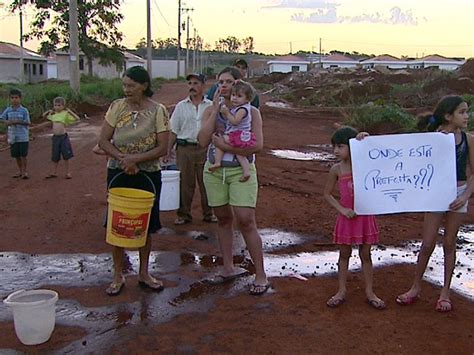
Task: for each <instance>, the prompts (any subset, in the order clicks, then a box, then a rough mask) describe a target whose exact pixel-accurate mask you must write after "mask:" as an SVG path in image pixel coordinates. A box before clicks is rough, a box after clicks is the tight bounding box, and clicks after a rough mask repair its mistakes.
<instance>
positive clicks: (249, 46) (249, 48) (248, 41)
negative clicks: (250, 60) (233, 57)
mask: <svg viewBox="0 0 474 355" xmlns="http://www.w3.org/2000/svg"><path fill="white" fill-rule="evenodd" d="M242 47H244V48H243V49H244V52H245V53H246V54H250V53H252V52H253V37H252V36H249V37H247V38H244V39H243V40H242Z"/></svg>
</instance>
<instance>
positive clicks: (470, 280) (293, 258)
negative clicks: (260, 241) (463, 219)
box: [265, 232, 474, 301]
mask: <svg viewBox="0 0 474 355" xmlns="http://www.w3.org/2000/svg"><path fill="white" fill-rule="evenodd" d="M460 234H461V233H460ZM461 238H462V239H463V240H466V241H467V242H461V243H460V244H459V243H458V250H457V254H456V255H457V262H456V268H455V270H454V274H453V279H452V284H451V287H452V289H453V290H455V291H456V292H458V293H460V294H462V295H464V296H465V297H467V298H469V299H471V300H473V301H474V273H473V272H472V271H473V268H474V245H473V242H472V241H473V239H474V233H473V232H469V233H462V236H461ZM420 247H421V242H410V243H407V244H406V245H405V246H401V247H383V246H379V247H374V248H373V250H372V262H373V265H374V267H381V266H390V265H395V264H401V263H410V264H415V263H416V259H417V254H418V251H419V250H420ZM338 255H339V254H338V252H337V251H324V252H314V253H299V254H294V255H271V254H266V255H265V269H266V271H267V274H268V276H270V277H297V278H301V276H303V278H305V277H311V276H312V277H314V276H320V275H326V274H330V273H335V272H337V259H338ZM443 265H444V254H443V248H442V246H441V245H437V246H436V248H435V250H434V252H433V254H432V256H431V259H430V263H429V264H428V267H427V269H426V272H425V275H424V278H425V280H426V281H428V282H430V283H433V284H435V285H439V286H441V285H442V283H443V279H444V266H443ZM349 268H350V270H359V269H360V259H359V256H358V251H357V250H356V249H354V250H353V252H352V257H351V259H350V262H349ZM412 277H413V275H407V279H411V278H412Z"/></svg>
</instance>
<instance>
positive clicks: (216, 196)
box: [204, 161, 258, 208]
mask: <svg viewBox="0 0 474 355" xmlns="http://www.w3.org/2000/svg"><path fill="white" fill-rule="evenodd" d="M210 165H211V164H210V163H209V162H208V161H206V164H205V165H204V185H205V186H206V193H207V200H208V203H209V206H211V207H220V206H225V205H231V206H236V207H252V208H255V206H256V205H257V194H258V181H257V170H256V169H255V164H250V179H248V180H247V181H246V182H240V181H239V179H240V177H241V176H242V168H241V167H240V166H238V167H235V168H219V169H217V170H216V171H214V172H213V173H211V172H210V171H209V170H208V168H209V166H210Z"/></svg>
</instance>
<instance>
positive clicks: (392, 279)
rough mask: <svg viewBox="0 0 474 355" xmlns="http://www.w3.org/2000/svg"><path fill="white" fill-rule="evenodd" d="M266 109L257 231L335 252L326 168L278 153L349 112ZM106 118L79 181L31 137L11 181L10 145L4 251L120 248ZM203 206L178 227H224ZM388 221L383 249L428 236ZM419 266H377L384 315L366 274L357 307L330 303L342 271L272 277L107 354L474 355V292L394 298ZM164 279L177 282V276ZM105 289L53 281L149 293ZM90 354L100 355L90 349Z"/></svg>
mask: <svg viewBox="0 0 474 355" xmlns="http://www.w3.org/2000/svg"><path fill="white" fill-rule="evenodd" d="M185 95H186V87H185V85H184V84H165V85H164V86H163V88H162V89H161V90H160V91H159V92H158V94H157V99H158V100H159V101H160V102H163V103H164V104H166V105H168V106H170V105H173V104H175V103H176V102H177V101H178V100H179V99H181V98H182V97H184V96H185ZM265 100H266V98H265V97H264V98H263V101H265ZM262 112H263V117H264V136H265V147H264V151H263V152H262V153H261V154H260V155H259V156H258V164H257V167H258V173H259V184H260V190H259V201H258V207H257V222H258V227H259V228H274V229H279V230H285V231H292V232H296V233H302V234H305V235H311V236H313V238H312V239H311V241H308V242H306V243H304V244H302V245H298V246H294V247H290V248H289V249H288V250H286V251H287V252H291V253H294V252H302V251H308V252H313V251H320V250H327V249H333V247H332V246H328V245H329V244H330V242H331V232H332V228H333V225H334V222H335V215H336V213H335V211H334V210H333V209H331V208H330V207H329V206H328V205H327V204H326V203H325V201H324V199H323V196H322V191H323V186H324V183H325V180H326V176H327V173H328V170H329V165H328V163H321V162H304V161H292V160H284V159H277V158H275V157H272V156H271V155H270V154H268V151H269V150H271V149H298V148H303V147H305V146H306V145H308V144H327V143H329V138H330V135H331V133H332V132H333V129H334V128H333V127H334V126H333V125H334V124H335V123H337V122H339V121H340V120H341V118H340V117H338V115H337V113H332V112H329V111H324V110H322V109H319V110H315V109H276V108H269V107H266V106H263V109H262ZM101 121H102V117H101V116H99V115H96V116H94V117H92V119H91V120H89V121H88V122H89V125H88V126H87V127H86V128H84V134H83V135H82V136H81V138H80V139H78V140H77V139H76V140H75V141H74V142H73V145H74V149H75V154H76V157H75V158H74V159H73V161H72V173H73V179H72V180H66V179H63V178H59V179H53V180H44V176H45V175H46V174H47V173H48V167H49V166H48V162H49V155H50V142H49V139H46V138H44V137H43V138H41V137H40V138H37V139H35V140H33V141H32V142H31V148H30V152H31V153H30V155H29V173H30V176H31V178H30V179H29V180H26V181H23V180H21V181H18V180H17V179H12V178H11V177H10V176H11V175H12V174H13V173H14V172H15V166H14V162H13V161H12V160H11V159H10V157H9V152H8V151H3V152H1V153H0V163H1V166H2V173H1V176H0V187H1V191H2V193H1V196H2V197H1V201H2V203H1V204H0V218H1V220H2V221H3V226H2V238H1V239H0V245H1V248H0V249H1V250H2V251H19V252H26V253H35V254H52V253H104V252H109V251H110V247H109V246H108V245H107V244H106V243H105V242H104V229H103V227H102V225H101V224H102V217H103V211H104V206H105V194H104V191H105V188H106V187H105V183H104V180H105V160H104V159H103V158H101V157H97V156H94V155H93V154H92V153H91V149H92V147H93V146H94V144H95V142H96V132H98V127H99V125H100V124H101ZM35 135H36V136H39V135H41V132H35ZM197 202H198V199H195V204H194V208H195V213H194V214H195V217H196V218H195V219H196V222H195V223H194V224H193V225H188V226H184V227H182V228H179V231H183V230H202V231H206V230H208V231H215V229H216V228H215V225H208V224H205V223H202V222H201V221H200V219H199V217H200V214H199V212H198V210H199V206H198V203H197ZM472 202H474V201H471V206H472V205H473V204H472ZM473 217H474V210H473V209H472V208H471V209H470V212H469V213H468V214H467V215H466V217H465V221H466V223H468V222H470V223H472V221H473V220H474V219H473ZM174 218H175V214H174V213H173V212H165V213H162V223H163V225H164V226H166V227H169V228H174V229H176V230H177V231H178V228H175V227H174V225H173V220H174ZM378 222H379V227H380V229H381V241H382V242H383V244H385V245H398V244H401V243H403V242H404V241H407V240H412V239H419V237H420V231H421V224H422V216H421V215H419V214H405V215H390V216H383V217H380V218H379V219H378ZM154 240H155V242H154V246H153V249H154V250H172V251H176V252H200V253H208V254H214V255H216V254H218V247H217V244H216V243H212V244H206V245H203V244H202V243H200V242H199V241H193V240H190V239H183V238H182V236H179V235H176V234H173V233H172V234H168V235H160V236H158V237H156V238H154ZM315 240H316V241H315ZM413 272H414V265H398V266H392V267H382V268H378V269H376V270H375V287H376V292H377V293H378V295H379V296H380V297H381V298H383V299H384V300H386V302H387V305H388V307H387V309H386V310H385V311H382V312H379V311H376V310H374V309H371V308H370V307H369V306H368V305H367V304H366V303H365V297H364V291H363V290H364V284H363V279H362V276H361V275H360V273H351V275H350V276H349V281H348V286H349V292H348V295H347V299H348V302H346V304H344V305H343V306H342V307H340V308H338V309H330V308H328V307H327V306H326V304H325V302H326V300H327V299H328V298H329V297H330V296H331V295H332V294H333V293H334V292H335V290H336V288H337V277H336V275H331V276H326V277H314V278H310V279H309V280H308V281H301V280H297V279H294V278H273V279H272V280H271V281H272V283H273V287H274V292H271V293H268V294H267V295H264V296H263V297H258V298H256V297H252V296H250V295H248V294H247V293H243V292H242V293H240V294H238V295H237V296H232V297H222V298H220V299H219V300H218V301H217V303H216V304H215V305H214V307H212V308H211V309H210V310H209V312H207V313H205V314H202V313H198V312H196V313H188V314H186V315H181V316H178V317H175V318H174V319H172V320H171V321H169V322H166V323H163V324H159V325H147V324H138V325H133V326H130V329H129V333H128V334H129V336H127V337H124V338H123V339H122V341H121V342H120V343H114V344H110V348H109V350H110V352H112V353H128V352H130V353H146V352H148V353H150V352H156V353H180V352H192V353H209V352H216V353H217V352H226V353H244V352H245V353H249V352H250V353H337V354H339V353H347V354H349V353H370V354H382V353H384V354H385V353H411V354H415V353H416V354H421V353H446V354H447V353H453V354H472V353H473V351H474V337H473V335H474V312H473V310H474V304H473V303H472V302H471V301H469V300H468V299H466V298H464V297H462V296H459V295H457V294H453V295H452V301H453V304H454V307H455V310H454V311H453V312H451V313H449V314H440V313H437V312H436V311H435V309H434V306H435V302H436V300H437V297H438V294H439V288H438V287H436V286H433V285H431V284H428V283H424V285H423V293H422V298H421V300H420V301H419V302H417V303H416V304H415V305H413V306H410V307H400V306H398V305H396V304H395V301H394V299H395V296H396V295H397V294H398V293H400V292H402V291H405V290H406V289H407V288H408V287H409V285H410V281H411V279H412V275H413ZM157 276H158V277H159V275H157ZM128 282H129V281H128V280H127V284H128ZM45 286H47V285H45ZM166 286H167V287H176V285H172V284H168V283H167V284H166ZM105 287H106V285H105V284H104V285H102V286H100V287H89V288H87V289H82V288H66V287H51V288H53V289H56V290H58V291H59V292H60V297H61V298H62V299H71V300H76V301H77V302H79V303H80V304H82V305H83V306H86V307H99V306H106V305H110V304H115V303H121V302H134V301H136V300H138V299H140V297H141V296H140V294H141V291H140V290H139V289H138V288H136V287H128V288H126V292H124V293H123V294H121V295H120V296H118V297H116V298H113V299H112V298H110V297H107V296H106V295H105V294H104V289H105ZM2 296H6V295H2ZM0 331H1V334H2V336H1V337H0V348H10V349H16V350H18V351H24V352H42V353H44V352H51V351H54V350H59V349H61V348H62V347H64V346H66V345H67V344H68V343H70V342H71V341H73V340H78V339H81V338H82V337H83V336H84V335H85V334H87V331H88V330H87V329H82V328H79V327H66V326H63V325H57V327H56V330H55V332H54V333H53V336H52V338H51V340H50V341H49V342H47V343H45V344H43V345H40V346H36V347H26V346H24V345H22V344H21V343H20V342H19V341H18V340H17V338H16V336H15V333H14V330H13V324H12V322H4V323H0ZM83 350H84V352H94V349H90V348H87V347H84V349H83Z"/></svg>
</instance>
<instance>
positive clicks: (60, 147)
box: [51, 133, 74, 163]
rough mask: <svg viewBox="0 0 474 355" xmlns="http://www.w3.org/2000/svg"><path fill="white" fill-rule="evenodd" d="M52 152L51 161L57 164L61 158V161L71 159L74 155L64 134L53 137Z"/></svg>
mask: <svg viewBox="0 0 474 355" xmlns="http://www.w3.org/2000/svg"><path fill="white" fill-rule="evenodd" d="M52 140H53V151H52V154H51V160H52V161H54V162H55V163H57V162H58V161H60V160H61V156H62V157H63V160H69V159H71V158H72V157H73V156H74V154H73V153H72V146H71V141H70V140H69V136H68V135H67V133H66V134H61V135H59V136H57V135H53V138H52Z"/></svg>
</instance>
